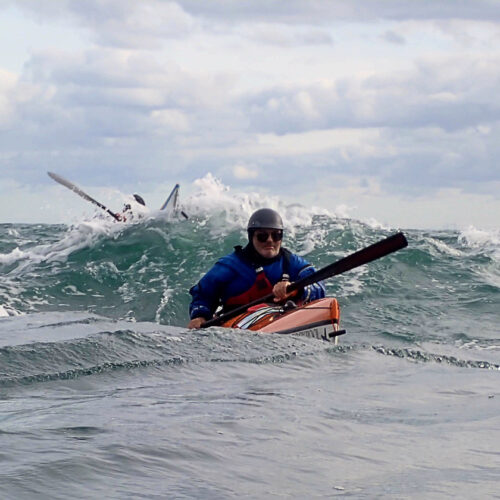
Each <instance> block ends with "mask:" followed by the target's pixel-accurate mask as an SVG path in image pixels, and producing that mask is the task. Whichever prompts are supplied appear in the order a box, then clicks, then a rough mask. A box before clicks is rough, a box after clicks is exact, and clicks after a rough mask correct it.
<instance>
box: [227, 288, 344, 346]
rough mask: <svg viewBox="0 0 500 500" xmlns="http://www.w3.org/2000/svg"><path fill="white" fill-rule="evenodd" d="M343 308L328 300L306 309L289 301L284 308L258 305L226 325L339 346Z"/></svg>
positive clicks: (320, 300) (274, 305)
mask: <svg viewBox="0 0 500 500" xmlns="http://www.w3.org/2000/svg"><path fill="white" fill-rule="evenodd" d="M339 325H340V308H339V305H338V302H337V299H334V298H331V297H327V298H324V299H318V300H314V301H312V302H309V303H307V304H304V305H302V306H297V305H295V304H294V303H293V302H292V301H288V302H287V303H286V304H285V305H284V306H279V305H277V304H267V303H266V304H258V305H255V306H253V307H250V308H249V309H247V311H246V312H245V313H243V314H240V315H239V316H236V317H234V318H231V319H230V320H228V321H226V322H225V323H222V325H221V326H224V327H227V328H239V329H241V330H252V331H257V332H263V333H277V334H282V335H287V334H292V333H293V334H296V335H304V336H306V337H313V338H317V339H321V340H326V341H329V342H330V341H334V342H335V343H337V338H338V336H339V335H342V334H344V333H345V330H340V329H339Z"/></svg>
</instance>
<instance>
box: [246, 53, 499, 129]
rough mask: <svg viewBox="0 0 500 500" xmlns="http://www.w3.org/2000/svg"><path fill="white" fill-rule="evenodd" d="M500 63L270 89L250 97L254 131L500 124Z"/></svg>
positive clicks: (430, 66) (447, 64)
mask: <svg viewBox="0 0 500 500" xmlns="http://www.w3.org/2000/svg"><path fill="white" fill-rule="evenodd" d="M499 67H500V61H498V60H491V59H485V60H483V61H468V60H467V59H465V58H464V59H463V60H447V61H432V62H431V61H429V62H425V63H424V62H422V63H420V64H419V65H418V67H416V68H415V70H414V71H413V72H411V73H408V74H406V75H397V76H396V75H387V76H373V77H367V78H364V79H354V78H351V79H344V80H341V81H336V82H330V83H329V84H325V83H318V84H313V85H308V86H295V87H290V86H287V87H282V88H274V89H271V90H266V91H263V92H259V93H256V94H254V95H251V96H247V97H246V98H245V102H244V104H243V105H244V106H245V107H248V109H249V116H250V117H251V123H252V129H253V130H255V131H260V132H273V133H277V134H285V133H296V132H304V131H308V130H315V129H331V128H339V127H340V128H343V127H412V128H413V127H424V126H436V127H441V128H443V129H445V130H457V129H461V128H466V127H471V126H476V125H479V124H481V123H488V122H494V121H497V120H500V98H499V96H498V94H497V92H496V89H497V88H498V86H499V83H500V71H499V69H498V68H499Z"/></svg>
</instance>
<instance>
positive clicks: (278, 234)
mask: <svg viewBox="0 0 500 500" xmlns="http://www.w3.org/2000/svg"><path fill="white" fill-rule="evenodd" d="M269 236H271V238H272V240H273V241H274V242H276V241H281V240H282V239H283V231H271V232H270V233H269V232H267V231H263V232H258V233H257V232H256V233H255V237H256V238H257V240H258V241H260V242H261V243H265V242H266V241H267V239H268V238H269Z"/></svg>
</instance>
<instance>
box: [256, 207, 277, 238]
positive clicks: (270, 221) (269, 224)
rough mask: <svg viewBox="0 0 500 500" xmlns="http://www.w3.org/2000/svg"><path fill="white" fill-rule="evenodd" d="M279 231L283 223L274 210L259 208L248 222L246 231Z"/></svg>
mask: <svg viewBox="0 0 500 500" xmlns="http://www.w3.org/2000/svg"><path fill="white" fill-rule="evenodd" d="M264 228H266V229H281V230H283V221H282V220H281V216H280V214H279V213H278V212H276V210H273V209H272V208H261V209H260V210H257V211H256V212H254V213H253V214H252V216H251V217H250V219H249V220H248V226H247V230H248V232H249V233H250V232H253V231H254V230H255V229H264Z"/></svg>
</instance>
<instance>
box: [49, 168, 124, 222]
mask: <svg viewBox="0 0 500 500" xmlns="http://www.w3.org/2000/svg"><path fill="white" fill-rule="evenodd" d="M47 174H49V177H51V178H52V179H54V180H55V181H56V182H58V183H59V184H62V185H63V186H64V187H67V188H68V189H71V191H73V192H74V193H76V194H77V195H78V196H81V197H82V198H83V199H84V200H87V201H90V203H93V204H94V205H97V206H98V207H99V208H102V209H103V210H105V211H106V212H108V214H109V215H111V216H112V217H114V218H115V219H116V220H117V221H120V218H119V217H118V215H116V214H115V213H114V212H113V211H111V210H110V209H109V208H107V207H105V206H104V205H103V204H102V203H99V202H98V201H97V200H94V198H92V196H89V195H88V194H87V193H86V192H85V191H82V190H81V189H80V188H79V187H78V186H76V185H75V184H73V183H72V182H70V181H68V180H67V179H65V178H64V177H61V176H60V175H57V174H55V173H54V172H47Z"/></svg>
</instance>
